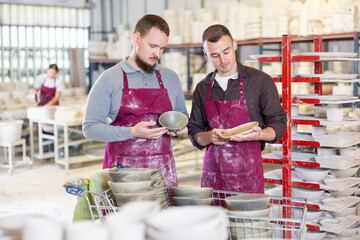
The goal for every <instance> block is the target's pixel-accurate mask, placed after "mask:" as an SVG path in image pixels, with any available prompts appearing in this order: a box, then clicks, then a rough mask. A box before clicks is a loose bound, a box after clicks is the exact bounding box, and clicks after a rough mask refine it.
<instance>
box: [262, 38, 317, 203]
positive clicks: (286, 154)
mask: <svg viewBox="0 0 360 240" xmlns="http://www.w3.org/2000/svg"><path fill="white" fill-rule="evenodd" d="M300 38H301V37H298V36H291V35H284V36H283V37H282V56H281V57H271V58H270V57H266V58H259V62H281V63H282V76H281V77H277V78H274V81H275V82H282V99H281V101H282V106H283V108H284V109H285V112H286V115H287V118H288V121H287V126H286V131H285V134H284V136H283V139H282V141H281V142H282V152H283V156H282V159H281V160H279V159H263V162H264V163H272V164H282V174H283V178H282V181H280V180H273V179H266V182H268V183H275V184H282V186H283V196H284V197H291V187H292V186H299V187H308V188H317V189H319V185H318V184H309V183H298V182H294V183H292V181H291V167H292V166H303V167H313V168H319V167H320V165H319V164H318V163H309V162H301V161H292V159H291V146H292V145H300V146H313V147H319V146H320V144H319V143H318V142H315V141H301V140H292V139H291V124H304V125H320V122H319V121H317V120H301V119H294V120H293V119H292V117H291V104H293V103H301V104H304V103H306V104H320V100H319V99H300V98H292V97H291V82H314V83H315V89H314V92H315V93H316V94H322V91H321V89H322V83H321V82H320V78H318V77H309V78H306V77H301V78H299V77H291V63H292V62H295V61H313V62H314V73H315V74H321V73H322V62H320V61H317V60H319V57H318V56H293V57H292V56H291V43H292V39H295V40H296V41H297V42H298V41H301V39H300ZM302 38H303V39H304V40H303V41H313V44H314V51H315V52H321V51H322V38H321V37H317V36H312V37H302Z"/></svg>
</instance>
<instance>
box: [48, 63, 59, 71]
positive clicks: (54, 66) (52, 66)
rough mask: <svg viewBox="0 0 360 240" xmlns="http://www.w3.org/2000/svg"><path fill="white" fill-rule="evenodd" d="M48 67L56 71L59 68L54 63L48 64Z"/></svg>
mask: <svg viewBox="0 0 360 240" xmlns="http://www.w3.org/2000/svg"><path fill="white" fill-rule="evenodd" d="M49 69H54V70H55V71H56V72H59V68H58V66H57V65H56V64H55V63H53V64H50V65H49Z"/></svg>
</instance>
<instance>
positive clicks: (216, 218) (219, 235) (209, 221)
mask: <svg viewBox="0 0 360 240" xmlns="http://www.w3.org/2000/svg"><path fill="white" fill-rule="evenodd" d="M145 221H146V225H147V229H146V234H147V237H148V239H149V240H169V239H197V240H225V239H228V231H227V222H228V220H227V217H226V214H225V211H224V209H223V208H221V207H212V206H184V207H176V208H168V209H165V210H162V211H160V212H159V213H158V214H156V215H154V216H153V217H150V218H147V219H146V220H145Z"/></svg>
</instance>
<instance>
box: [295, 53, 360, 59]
mask: <svg viewBox="0 0 360 240" xmlns="http://www.w3.org/2000/svg"><path fill="white" fill-rule="evenodd" d="M296 55H297V56H319V57H326V58H330V57H332V58H353V57H356V56H357V53H353V52H304V53H299V54H296ZM294 56H295V55H294Z"/></svg>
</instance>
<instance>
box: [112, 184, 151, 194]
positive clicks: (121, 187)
mask: <svg viewBox="0 0 360 240" xmlns="http://www.w3.org/2000/svg"><path fill="white" fill-rule="evenodd" d="M108 184H109V186H110V189H111V191H112V192H113V193H114V192H115V193H141V192H147V191H149V189H150V185H151V181H142V182H112V181H108Z"/></svg>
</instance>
